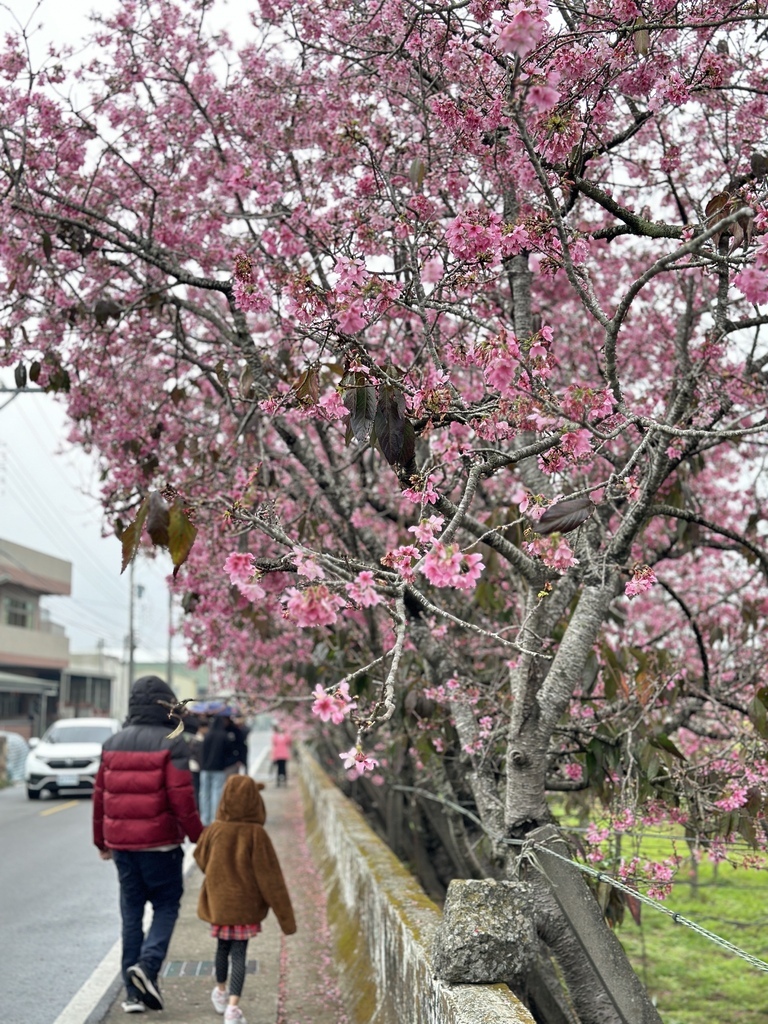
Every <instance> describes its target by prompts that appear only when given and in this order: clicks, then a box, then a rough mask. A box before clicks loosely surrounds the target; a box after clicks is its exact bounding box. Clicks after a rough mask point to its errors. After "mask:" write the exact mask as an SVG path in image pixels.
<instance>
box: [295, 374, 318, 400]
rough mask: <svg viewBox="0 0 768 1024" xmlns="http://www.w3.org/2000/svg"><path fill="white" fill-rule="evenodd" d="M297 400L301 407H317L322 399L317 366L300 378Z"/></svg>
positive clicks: (297, 385)
mask: <svg viewBox="0 0 768 1024" xmlns="http://www.w3.org/2000/svg"><path fill="white" fill-rule="evenodd" d="M296 399H297V401H298V402H299V404H300V405H317V403H318V401H319V399H320V374H319V371H318V369H317V367H316V366H310V367H309V369H308V370H305V371H304V373H302V375H301V376H300V377H299V380H298V383H297V384H296Z"/></svg>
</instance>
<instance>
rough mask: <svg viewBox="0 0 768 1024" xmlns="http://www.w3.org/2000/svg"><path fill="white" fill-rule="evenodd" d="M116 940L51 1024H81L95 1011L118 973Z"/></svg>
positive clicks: (118, 949)
mask: <svg viewBox="0 0 768 1024" xmlns="http://www.w3.org/2000/svg"><path fill="white" fill-rule="evenodd" d="M121 945H122V943H121V942H120V940H119V939H118V940H117V942H116V943H115V944H114V946H113V947H112V949H110V951H109V952H108V953H107V955H106V956H105V957H104V959H103V960H102V961H101V963H100V964H99V966H98V967H97V968H96V970H95V971H94V972H93V974H92V975H91V976H90V978H89V979H88V981H86V983H85V984H84V985H83V987H82V988H81V989H80V991H79V992H76V993H75V994H74V996H73V997H72V999H70V1001H69V1003H68V1004H67V1005H66V1006H65V1007H64V1009H63V1010H62V1011H61V1013H60V1014H59V1016H58V1017H57V1018H56V1020H55V1021H54V1022H53V1024H83V1021H84V1020H87V1019H88V1017H89V1015H90V1014H91V1013H92V1012H93V1010H95V1009H96V1007H97V1006H98V1004H99V1002H100V1000H101V999H102V998H103V997H104V994H105V993H106V992H107V990H108V989H109V988H110V986H111V985H112V983H113V981H114V980H115V978H116V977H117V975H118V974H119V973H120V947H121Z"/></svg>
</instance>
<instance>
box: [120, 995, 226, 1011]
mask: <svg viewBox="0 0 768 1024" xmlns="http://www.w3.org/2000/svg"><path fill="white" fill-rule="evenodd" d="M122 1006H123V1013H146V1012H147V1008H146V1006H145V1005H144V1003H142V1002H141V1001H140V1000H139V999H134V998H133V997H131V998H129V999H125V1000H123V1004H122ZM223 1012H224V1011H223V1010H222V1013H223Z"/></svg>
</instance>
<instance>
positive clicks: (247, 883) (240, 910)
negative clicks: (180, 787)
mask: <svg viewBox="0 0 768 1024" xmlns="http://www.w3.org/2000/svg"><path fill="white" fill-rule="evenodd" d="M263 788H264V787H263V786H262V785H261V783H260V782H254V781H253V779H252V778H250V776H248V775H230V777H229V778H228V779H227V781H226V783H225V785H224V792H223V793H222V795H221V802H220V803H219V810H218V813H217V815H216V821H214V822H213V823H212V824H211V825H209V826H208V828H207V829H205V831H204V832H203V834H202V836H201V837H200V840H199V842H198V844H197V846H196V847H195V860H196V861H197V863H198V864H199V865H200V867H201V868H202V869H203V871H204V872H205V881H204V882H203V887H202V889H201V890H200V899H199V900H198V904H197V916H198V917H200V918H202V919H203V921H210V922H211V924H257V923H259V922H260V921H263V920H264V918H265V917H266V916H267V914H268V913H269V909H270V907H271V908H272V910H273V911H274V914H275V917H276V918H277V920H278V923H279V924H280V927H281V928H282V930H283V931H284V932H285V934H286V935H292V934H293V933H294V932H295V931H296V921H295V920H294V917H293V907H292V906H291V898H290V896H289V895H288V890H287V889H286V887H285V879H284V878H283V872H282V871H281V869H280V864H279V862H278V859H277V854H276V853H275V850H274V847H273V846H272V841H271V840H270V838H269V836H268V835H267V833H266V831H265V829H264V827H263V826H264V822H265V821H266V819H267V811H266V808H265V807H264V801H263V800H262V798H261V793H260V792H259V791H260V790H262V789H263Z"/></svg>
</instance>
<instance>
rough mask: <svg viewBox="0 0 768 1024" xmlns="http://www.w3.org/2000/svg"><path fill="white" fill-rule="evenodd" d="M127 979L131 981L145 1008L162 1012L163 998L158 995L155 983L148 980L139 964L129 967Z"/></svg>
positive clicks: (152, 980)
mask: <svg viewBox="0 0 768 1024" xmlns="http://www.w3.org/2000/svg"><path fill="white" fill-rule="evenodd" d="M128 977H129V978H130V979H131V984H132V985H134V986H135V987H136V988H137V989H138V990H139V999H140V1000H141V1001H142V1003H144V1005H145V1006H148V1007H149V1008H150V1010H162V1008H163V997H162V996H161V995H160V989H159V988H158V987H157V982H156V981H155V980H154V979H153V978H150V976H149V975H148V974H147V972H146V971H145V970H144V968H143V967H142V966H141V964H134V965H133V967H129V968H128Z"/></svg>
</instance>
